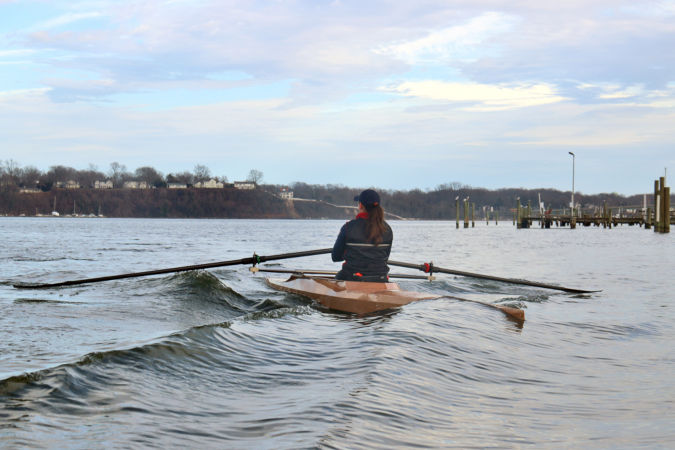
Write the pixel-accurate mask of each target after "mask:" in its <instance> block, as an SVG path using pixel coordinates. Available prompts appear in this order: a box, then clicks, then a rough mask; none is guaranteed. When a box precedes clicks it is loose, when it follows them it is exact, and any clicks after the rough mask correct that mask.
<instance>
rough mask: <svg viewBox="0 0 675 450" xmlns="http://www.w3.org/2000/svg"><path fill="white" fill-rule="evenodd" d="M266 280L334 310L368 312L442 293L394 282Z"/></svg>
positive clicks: (324, 279) (293, 278)
mask: <svg viewBox="0 0 675 450" xmlns="http://www.w3.org/2000/svg"><path fill="white" fill-rule="evenodd" d="M267 284H268V285H269V286H270V287H272V288H274V289H277V290H279V291H284V292H291V293H293V294H298V295H302V296H305V297H309V298H311V299H312V300H315V301H317V302H319V303H320V304H321V305H323V306H325V307H327V308H330V309H334V310H337V311H343V312H349V313H355V314H368V313H372V312H375V311H381V310H383V309H389V308H398V307H400V306H403V305H407V304H408V303H411V302H416V301H418V300H430V299H434V298H439V297H442V296H441V295H437V294H424V293H421V292H410V291H403V290H401V289H400V288H399V287H398V284H396V283H370V282H365V281H339V280H335V279H328V278H318V277H316V278H315V277H304V276H297V275H293V276H291V277H290V278H289V279H287V280H284V279H279V278H268V279H267Z"/></svg>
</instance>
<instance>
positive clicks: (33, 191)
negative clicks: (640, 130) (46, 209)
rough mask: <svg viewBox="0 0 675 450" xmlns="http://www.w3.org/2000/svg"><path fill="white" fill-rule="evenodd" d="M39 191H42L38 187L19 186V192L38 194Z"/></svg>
mask: <svg viewBox="0 0 675 450" xmlns="http://www.w3.org/2000/svg"><path fill="white" fill-rule="evenodd" d="M40 192H42V191H41V190H40V189H38V188H30V187H22V188H19V194H39V193H40Z"/></svg>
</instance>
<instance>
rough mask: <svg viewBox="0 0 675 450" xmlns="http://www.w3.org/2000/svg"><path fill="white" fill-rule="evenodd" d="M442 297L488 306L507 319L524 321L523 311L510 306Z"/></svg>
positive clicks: (449, 296)
mask: <svg viewBox="0 0 675 450" xmlns="http://www.w3.org/2000/svg"><path fill="white" fill-rule="evenodd" d="M443 297H446V298H451V299H453V300H459V301H462V302H471V303H478V304H481V305H485V306H489V307H490V308H497V309H498V310H500V311H501V312H503V313H504V314H506V315H507V316H509V318H511V319H513V320H516V321H517V322H519V323H522V322H524V321H525V311H523V310H522V309H518V308H511V307H510V306H500V305H495V304H494V303H488V302H481V301H480V300H470V299H468V298H461V297H455V296H453V295H444V296H443Z"/></svg>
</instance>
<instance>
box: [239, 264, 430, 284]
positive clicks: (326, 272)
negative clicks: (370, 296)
mask: <svg viewBox="0 0 675 450" xmlns="http://www.w3.org/2000/svg"><path fill="white" fill-rule="evenodd" d="M250 270H251V272H267V273H292V274H296V275H326V276H335V275H337V272H335V271H332V270H300V269H296V270H293V269H267V268H265V269H263V268H262V267H251V268H250ZM387 276H388V277H389V278H405V279H407V280H429V281H431V280H433V279H434V277H433V276H430V275H410V274H407V273H390V274H388V275H387Z"/></svg>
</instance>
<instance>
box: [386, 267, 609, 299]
mask: <svg viewBox="0 0 675 450" xmlns="http://www.w3.org/2000/svg"><path fill="white" fill-rule="evenodd" d="M387 264H390V265H392V266H399V267H407V268H410V269H418V270H421V271H422V272H425V273H434V272H441V273H449V274H452V275H461V276H463V277H472V278H481V279H483V280H493V281H501V282H503V283H511V284H522V285H525V286H534V287H541V288H546V289H555V290H558V291H565V292H571V293H574V294H590V293H592V292H600V291H587V290H584V289H574V288H568V287H563V286H558V285H555V284H546V283H539V282H537V281H528V280H518V279H515V278H503V277H495V276H492V275H483V274H480V273H472V272H464V271H462V270H453V269H444V268H442V267H436V266H434V265H433V263H424V264H411V263H405V262H399V261H391V260H389V261H387Z"/></svg>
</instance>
